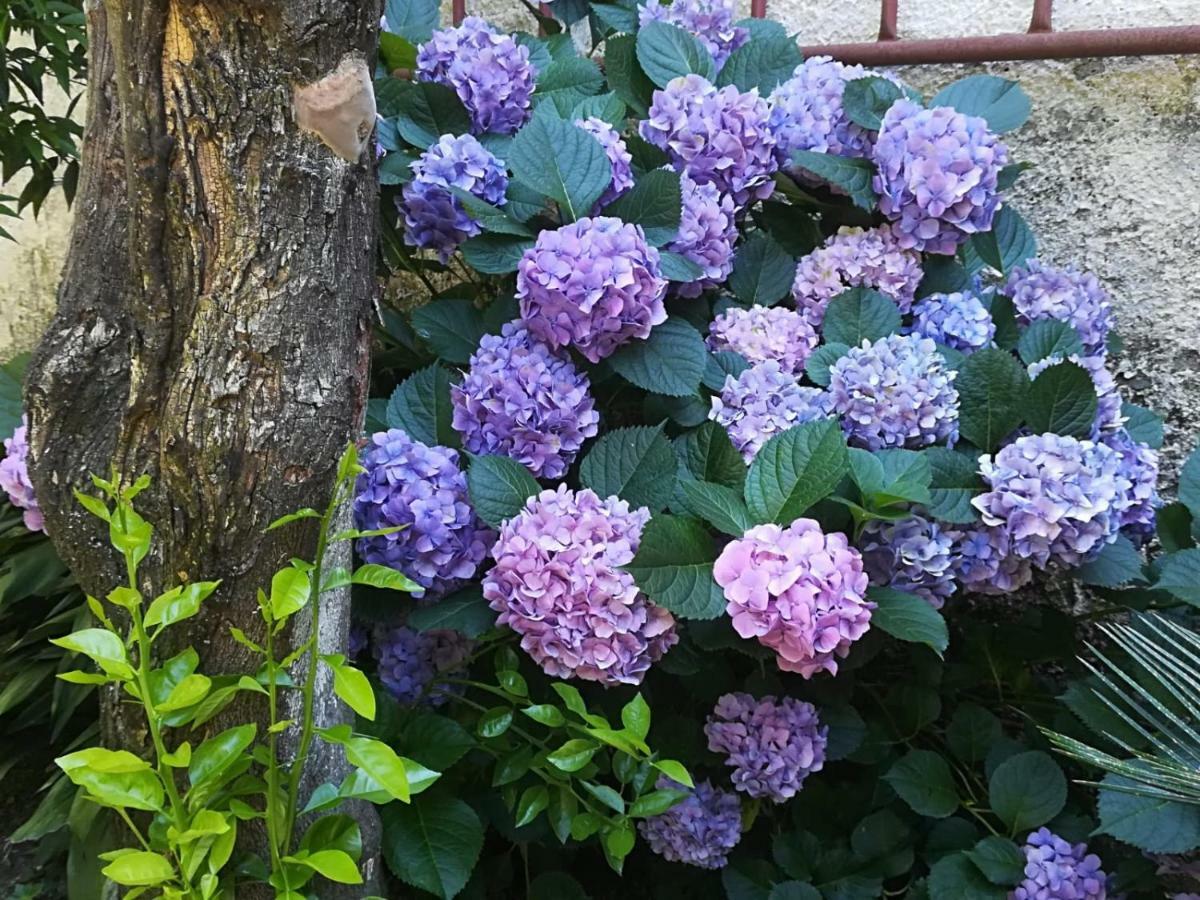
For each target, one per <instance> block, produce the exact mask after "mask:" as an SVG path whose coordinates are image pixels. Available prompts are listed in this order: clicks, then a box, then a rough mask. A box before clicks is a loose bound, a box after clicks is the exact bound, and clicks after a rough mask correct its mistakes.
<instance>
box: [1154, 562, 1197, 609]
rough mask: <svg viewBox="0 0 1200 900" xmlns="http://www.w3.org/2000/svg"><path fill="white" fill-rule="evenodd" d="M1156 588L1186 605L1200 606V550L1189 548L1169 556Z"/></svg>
mask: <svg viewBox="0 0 1200 900" xmlns="http://www.w3.org/2000/svg"><path fill="white" fill-rule="evenodd" d="M1155 587H1156V588H1157V589H1158V590H1162V591H1168V592H1169V593H1170V594H1171V595H1172V596H1175V597H1178V598H1179V599H1180V600H1183V601H1184V602H1185V603H1190V604H1192V605H1193V606H1200V549H1196V548H1189V549H1186V550H1178V551H1176V552H1175V553H1171V554H1168V555H1167V557H1166V558H1165V560H1164V561H1163V563H1162V568H1161V570H1160V571H1159V575H1158V583H1157V584H1155Z"/></svg>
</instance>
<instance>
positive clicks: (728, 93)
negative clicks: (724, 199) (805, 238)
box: [639, 74, 778, 210]
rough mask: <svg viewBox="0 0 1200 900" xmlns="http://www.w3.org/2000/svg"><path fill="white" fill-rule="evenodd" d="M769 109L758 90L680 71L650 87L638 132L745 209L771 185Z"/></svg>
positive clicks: (772, 157) (766, 193)
mask: <svg viewBox="0 0 1200 900" xmlns="http://www.w3.org/2000/svg"><path fill="white" fill-rule="evenodd" d="M769 115H770V110H769V107H768V106H767V103H766V101H765V100H763V99H762V98H761V97H759V96H758V92H757V91H750V92H748V93H742V92H741V91H739V90H738V89H737V88H736V87H735V86H733V85H727V86H726V87H723V88H720V89H718V88H716V87H715V86H713V85H712V84H711V83H709V82H708V81H707V80H706V79H704V78H703V77H701V76H700V75H694V74H693V75H681V76H680V77H678V78H674V79H672V80H671V81H670V82H669V83H668V84H667V86H666V87H665V88H663V89H662V90H658V91H655V92H654V98H653V102H652V103H651V105H650V117H649V118H648V119H645V120H644V121H643V122H642V123H641V125H640V126H639V131H640V134H641V136H642V137H643V138H644V139H645V140H647V141H649V142H650V143H651V144H653V145H654V146H656V147H658V148H660V149H662V150H665V151H666V153H667V156H668V157H669V158H670V160H671V164H672V165H673V166H674V167H675V169H676V170H677V171H679V172H682V173H686V174H687V175H688V177H690V178H691V179H692V180H693V181H694V182H696V183H697V184H713V185H716V187H717V190H719V191H720V192H721V193H722V194H726V195H728V196H729V197H730V198H732V200H733V202H734V205H735V206H736V207H737V208H738V209H739V210H741V209H744V208H745V207H746V206H748V205H749V204H751V203H753V202H754V201H755V200H765V199H766V198H767V197H770V196H771V193H772V192H773V191H774V189H775V182H774V181H773V180H772V178H771V176H772V175H773V174H774V172H775V171H776V169H777V168H778V163H777V161H776V159H775V135H774V134H773V133H772V131H771V128H770V125H769V124H768V122H767V119H768V116H769Z"/></svg>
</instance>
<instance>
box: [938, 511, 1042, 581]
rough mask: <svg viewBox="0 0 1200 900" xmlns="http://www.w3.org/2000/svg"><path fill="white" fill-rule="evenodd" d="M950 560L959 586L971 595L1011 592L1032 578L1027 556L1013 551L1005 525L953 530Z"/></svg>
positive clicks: (976, 526) (972, 526)
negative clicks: (952, 548) (1021, 555)
mask: <svg viewBox="0 0 1200 900" xmlns="http://www.w3.org/2000/svg"><path fill="white" fill-rule="evenodd" d="M952 534H953V535H954V551H953V553H952V555H951V562H952V565H953V567H954V577H955V579H956V580H957V582H958V584H959V586H960V587H961V588H962V589H963V590H964V591H965V592H967V593H970V594H995V595H999V594H1011V593H1012V592H1013V591H1015V590H1017V588H1022V587H1024V586H1025V585H1027V584H1029V582H1030V581H1032V580H1033V566H1032V565H1031V564H1030V562H1029V560H1028V559H1023V558H1022V557H1020V556H1016V555H1014V554H1013V553H1012V541H1011V540H1010V539H1009V533H1008V530H1007V529H1006V528H1004V527H1003V526H998V525H984V524H982V523H980V524H976V525H971V526H969V527H967V528H962V529H955V530H954V531H953V532H952Z"/></svg>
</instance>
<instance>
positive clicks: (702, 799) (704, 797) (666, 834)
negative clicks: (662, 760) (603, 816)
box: [638, 777, 742, 869]
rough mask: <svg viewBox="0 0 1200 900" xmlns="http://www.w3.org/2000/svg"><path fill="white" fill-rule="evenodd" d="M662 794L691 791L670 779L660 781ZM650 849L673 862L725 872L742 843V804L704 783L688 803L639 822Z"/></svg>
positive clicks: (680, 803)
mask: <svg viewBox="0 0 1200 900" xmlns="http://www.w3.org/2000/svg"><path fill="white" fill-rule="evenodd" d="M655 787H657V788H658V790H660V791H661V790H674V791H686V790H688V789H687V788H686V787H684V786H683V785H682V784H679V783H678V782H676V781H672V780H671V779H670V778H665V777H662V778H659V779H658V782H657V783H656V785H655ZM638 831H640V832H641V834H642V837H643V838H645V840H646V843H648V844H649V845H650V849H651V850H653V851H654V852H655V853H657V854H658V855H659V856H661V857H662V858H663V859H666V860H668V861H670V862H681V863H687V864H688V865H690V866H699V867H700V868H701V869H723V868H725V865H726V864H727V863H728V862H729V859H728V857H727V856H726V854H727V853H729V851H730V850H732V849H733V848H734V847H736V846H737V843H738V841H740V840H741V839H742V804H741V803H739V802H738V798H737V796H736V795H734V794H731V793H730V792H729V791H723V790H721V789H720V788H715V787H713V786H712V783H711V782H709V781H701V782H699V783H698V784H697V785H696V788H695V790H692V791H690V796H688V797H687V799H685V800H682V801H680V802H679V803H677V804H675V805H674V806H672V807H671V808H670V809H668V810H667V811H666V812H665V813H662V814H661V815H657V816H650V817H649V818H648V819H643V820H642V821H640V822H638Z"/></svg>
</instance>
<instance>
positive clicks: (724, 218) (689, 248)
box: [667, 173, 738, 297]
mask: <svg viewBox="0 0 1200 900" xmlns="http://www.w3.org/2000/svg"><path fill="white" fill-rule="evenodd" d="M679 187H680V191H681V193H682V195H683V210H682V212H681V214H680V217H679V234H678V235H677V236H676V237H675V239H674V240H673V241H671V243H669V244H667V249H668V250H670V251H671V252H673V253H678V254H679V255H680V256H683V257H685V258H687V259H690V260H691V261H692V262H694V263H695V264H696V265H698V266H699V267H700V269H701V272H702V273H703V274H702V275H701V277H700V278H699V279H697V280H696V281H689V282H683V283H679V284H675V285H674V290H675V293H677V294H678V295H679V296H680V297H699V296H700V295H701V294H702V293H703V292H704V290H705V289H706V288H710V287H714V286H716V285H718V284H724V283H725V279H727V278H728V277H729V273H730V272H732V271H733V245H734V244H735V243H736V242H737V238H738V231H737V206H736V205H734V202H733V198H732V197H729V196H726V195H725V194H722V193H721V192H720V191H719V190H717V186H716V185H715V184H697V183H696V182H694V181H692V179H691V178H689V177H688V176H687V174H686V173H684V174H683V175H681V176H680V179H679Z"/></svg>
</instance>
